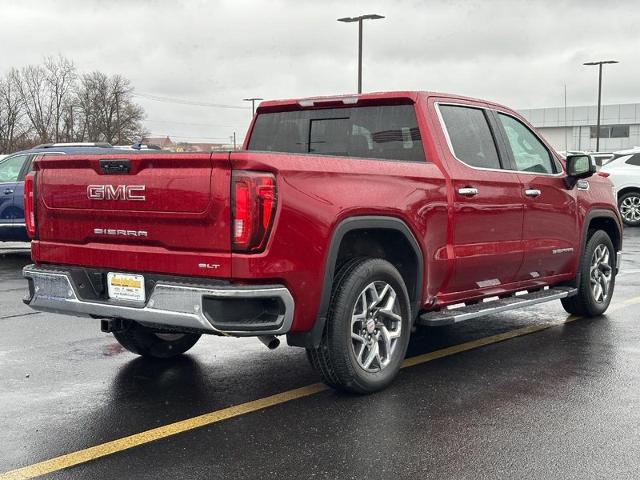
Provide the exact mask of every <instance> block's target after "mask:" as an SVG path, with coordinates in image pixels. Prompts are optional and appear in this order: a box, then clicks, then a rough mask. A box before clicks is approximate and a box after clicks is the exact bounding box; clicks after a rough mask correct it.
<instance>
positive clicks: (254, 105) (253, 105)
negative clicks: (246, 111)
mask: <svg viewBox="0 0 640 480" xmlns="http://www.w3.org/2000/svg"><path fill="white" fill-rule="evenodd" d="M242 100H244V101H245V102H251V116H254V115H255V114H256V100H264V98H259V97H251V98H243V99H242Z"/></svg>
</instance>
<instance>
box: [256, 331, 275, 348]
mask: <svg viewBox="0 0 640 480" xmlns="http://www.w3.org/2000/svg"><path fill="white" fill-rule="evenodd" d="M258 340H260V341H261V342H262V343H263V344H264V345H265V347H267V348H268V349H269V350H275V349H276V348H278V347H279V346H280V340H278V337H276V336H275V335H260V336H259V337H258Z"/></svg>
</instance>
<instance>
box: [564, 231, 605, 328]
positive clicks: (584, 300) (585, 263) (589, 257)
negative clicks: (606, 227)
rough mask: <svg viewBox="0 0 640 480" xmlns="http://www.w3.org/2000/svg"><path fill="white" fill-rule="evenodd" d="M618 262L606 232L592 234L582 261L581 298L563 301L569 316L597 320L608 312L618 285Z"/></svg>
mask: <svg viewBox="0 0 640 480" xmlns="http://www.w3.org/2000/svg"><path fill="white" fill-rule="evenodd" d="M615 259H616V252H615V250H614V248H613V242H612V241H611V238H609V235H607V233H606V232H605V231H603V230H597V231H595V232H593V234H592V235H591V237H589V240H588V241H587V244H586V245H585V248H584V252H583V253H582V258H581V259H580V283H579V285H578V294H577V295H574V296H573V297H569V298H563V299H562V306H563V307H564V309H565V310H566V311H567V312H569V313H573V314H576V315H583V316H586V317H595V316H598V315H602V314H603V313H604V312H605V311H606V310H607V308H609V303H611V296H612V295H613V288H614V286H615V283H616V271H615Z"/></svg>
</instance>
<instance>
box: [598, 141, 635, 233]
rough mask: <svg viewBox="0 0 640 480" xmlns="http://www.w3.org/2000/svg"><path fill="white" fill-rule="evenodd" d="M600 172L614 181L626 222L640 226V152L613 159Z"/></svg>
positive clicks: (623, 218) (619, 206)
mask: <svg viewBox="0 0 640 480" xmlns="http://www.w3.org/2000/svg"><path fill="white" fill-rule="evenodd" d="M600 172H603V173H608V174H609V180H611V181H612V182H613V185H614V187H615V191H616V195H617V198H618V209H619V210H620V215H622V220H623V221H624V223H625V224H627V225H630V226H633V227H637V226H640V152H638V153H633V154H629V155H623V156H621V157H618V158H616V159H614V160H611V161H610V162H609V163H607V164H606V165H605V166H603V167H602V168H601V169H600Z"/></svg>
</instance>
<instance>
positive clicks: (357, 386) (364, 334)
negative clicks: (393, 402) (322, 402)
mask: <svg viewBox="0 0 640 480" xmlns="http://www.w3.org/2000/svg"><path fill="white" fill-rule="evenodd" d="M410 329H411V307H410V305H409V295H408V294H407V289H406V286H405V284H404V280H403V279H402V276H401V275H400V273H399V272H398V270H396V268H395V267H394V266H393V265H391V264H390V263H389V262H387V261H386V260H382V259H357V260H354V261H351V262H349V263H348V264H346V265H345V266H344V267H343V268H342V269H341V270H340V272H339V273H338V274H337V275H336V279H335V284H334V288H333V292H332V297H331V304H330V307H329V314H328V316H327V323H326V326H325V330H324V332H323V336H322V341H321V344H320V346H319V347H318V348H314V349H308V350H307V355H308V358H309V361H310V362H311V365H312V366H313V367H314V369H315V370H316V371H317V372H318V373H319V374H320V375H321V376H322V379H323V380H324V382H325V383H327V384H328V385H329V386H331V387H333V388H336V389H339V390H344V391H348V392H354V393H371V392H374V391H377V390H381V389H383V388H385V387H386V386H387V385H389V383H391V381H392V380H393V379H394V378H395V376H396V374H397V373H398V370H399V369H400V365H401V363H402V360H403V359H404V356H405V354H406V351H407V344H408V341H409V334H410Z"/></svg>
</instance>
